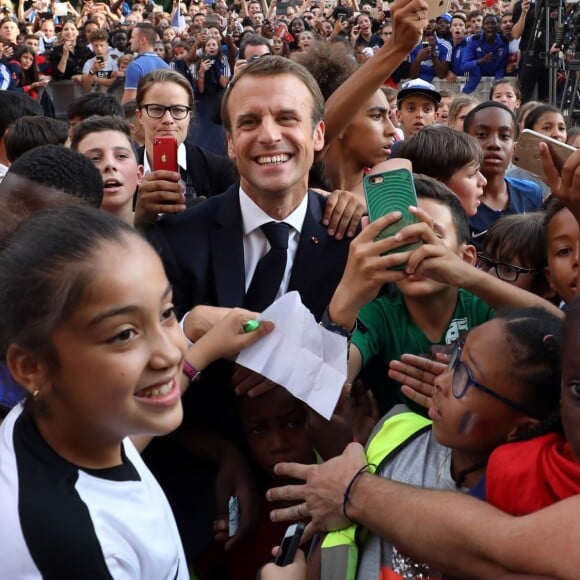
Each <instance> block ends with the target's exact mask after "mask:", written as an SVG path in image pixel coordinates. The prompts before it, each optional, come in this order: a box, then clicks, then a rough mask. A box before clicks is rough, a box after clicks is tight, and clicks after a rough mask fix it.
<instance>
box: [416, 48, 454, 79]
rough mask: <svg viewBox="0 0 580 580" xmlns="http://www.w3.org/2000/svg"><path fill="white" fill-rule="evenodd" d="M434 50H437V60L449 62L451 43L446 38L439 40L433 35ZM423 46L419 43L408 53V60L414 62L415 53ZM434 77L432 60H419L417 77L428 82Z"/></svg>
mask: <svg viewBox="0 0 580 580" xmlns="http://www.w3.org/2000/svg"><path fill="white" fill-rule="evenodd" d="M435 44H436V47H437V48H436V50H437V52H439V60H440V61H443V62H451V45H450V44H449V43H448V42H447V41H446V40H441V39H440V38H437V37H435ZM422 48H423V45H422V44H421V43H419V44H418V45H417V46H416V47H415V48H414V49H413V50H412V51H411V52H410V54H409V62H415V60H417V55H418V54H419V51H420V50H421V49H422ZM434 77H435V67H434V66H433V60H432V59H430V58H427V59H425V60H423V61H421V65H420V70H419V78H420V79H423V80H424V81H427V82H428V83H430V82H431V81H432V80H433V78H434Z"/></svg>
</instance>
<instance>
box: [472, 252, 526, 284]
mask: <svg viewBox="0 0 580 580" xmlns="http://www.w3.org/2000/svg"><path fill="white" fill-rule="evenodd" d="M511 266H515V267H516V268H529V267H528V266H527V265H525V264H523V263H522V261H521V260H520V259H519V258H518V257H517V256H514V257H512V258H509V259H506V258H503V257H502V256H500V255H498V254H497V253H493V252H490V251H488V249H487V247H486V246H484V248H483V252H482V256H479V255H478V261H477V267H478V268H479V269H480V270H484V271H486V272H487V273H488V274H491V275H492V276H494V277H495V278H499V279H500V280H503V281H504V282H508V283H509V284H512V285H513V286H517V287H518V288H522V289H523V290H528V291H529V292H534V286H535V284H534V282H535V278H536V275H537V274H535V273H533V272H518V271H517V270H514V268H512V267H511ZM498 270H499V272H498ZM514 276H517V277H516V279H515V280H513V277H514Z"/></svg>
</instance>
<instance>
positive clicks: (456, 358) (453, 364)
mask: <svg viewBox="0 0 580 580" xmlns="http://www.w3.org/2000/svg"><path fill="white" fill-rule="evenodd" d="M464 344H465V340H464V339H463V340H462V339H459V340H458V341H457V342H456V343H455V346H454V347H453V350H452V351H451V354H450V355H449V365H448V367H447V368H448V369H449V370H451V371H453V378H452V380H451V392H452V393H453V396H454V397H455V398H456V399H463V397H465V394H466V393H467V391H468V390H469V387H475V388H476V389H478V390H479V391H481V392H482V393H486V394H487V395H489V396H490V397H493V398H494V399H496V400H497V401H500V402H501V403H503V404H504V405H507V406H508V407H511V408H512V409H514V410H515V411H519V412H520V413H524V415H529V416H532V417H533V414H532V413H530V412H529V411H528V410H527V409H526V408H525V407H524V406H523V405H520V404H519V403H516V402H514V401H511V400H510V399H508V398H507V397H504V396H503V395H500V394H499V393H496V392H495V391H494V390H492V389H490V388H489V387H486V386H485V385H482V384H481V383H478V382H477V381H476V380H475V379H474V378H473V375H472V374H471V371H470V370H469V367H468V366H467V365H466V364H465V363H463V362H461V351H462V350H463V346H464Z"/></svg>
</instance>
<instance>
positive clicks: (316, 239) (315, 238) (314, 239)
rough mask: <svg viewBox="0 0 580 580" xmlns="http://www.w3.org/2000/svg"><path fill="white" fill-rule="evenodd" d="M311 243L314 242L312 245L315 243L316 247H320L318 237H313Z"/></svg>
mask: <svg viewBox="0 0 580 580" xmlns="http://www.w3.org/2000/svg"><path fill="white" fill-rule="evenodd" d="M310 241H311V242H312V243H313V244H314V245H315V246H317V245H318V238H317V237H316V236H312V237H311V238H310Z"/></svg>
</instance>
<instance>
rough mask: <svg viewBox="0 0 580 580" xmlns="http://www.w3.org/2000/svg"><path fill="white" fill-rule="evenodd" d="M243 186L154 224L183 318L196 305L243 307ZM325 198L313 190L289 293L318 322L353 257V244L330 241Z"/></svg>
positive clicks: (152, 235) (155, 240)
mask: <svg viewBox="0 0 580 580" xmlns="http://www.w3.org/2000/svg"><path fill="white" fill-rule="evenodd" d="M238 188H239V184H237V183H236V184H234V185H233V186H231V187H230V188H229V189H227V190H226V191H225V192H224V193H223V194H221V195H218V196H216V197H213V198H211V199H208V200H206V201H204V202H203V203H201V204H199V205H197V206H195V207H193V208H191V209H188V210H186V211H185V212H183V213H181V214H179V215H176V216H166V217H164V218H163V219H162V220H161V221H159V223H157V224H156V225H155V226H153V227H152V228H151V230H150V232H149V234H150V235H149V239H150V240H151V242H152V243H153V245H154V246H155V247H156V248H157V250H158V251H159V253H160V255H161V258H162V260H163V263H164V265H165V269H166V272H167V276H168V278H169V281H170V282H171V283H172V285H173V293H174V294H173V298H174V303H175V305H176V309H177V313H178V315H179V316H180V317H181V316H183V314H185V313H186V312H187V311H188V310H190V309H191V308H192V307H193V306H196V305H198V304H209V305H212V306H226V307H236V306H238V307H239V306H242V305H243V303H244V297H245V274H244V247H243V230H242V215H241V210H240V203H239V195H238ZM325 204H326V199H325V198H324V197H322V196H320V195H318V194H316V193H314V192H313V191H309V192H308V210H307V212H306V217H305V219H304V225H303V227H302V232H301V234H300V243H299V245H298V250H297V252H296V257H295V259H294V264H293V268H292V275H291V278H290V284H289V288H288V289H289V290H297V291H299V292H300V295H301V297H302V302H303V303H304V305H305V306H306V307H307V308H309V309H310V311H311V312H312V313H313V314H314V316H315V317H316V319H317V320H320V317H321V315H322V312H323V311H324V309H325V308H326V306H327V305H328V302H329V301H330V298H331V296H332V294H333V292H334V290H335V288H336V285H337V284H338V282H339V280H340V278H341V276H342V273H343V270H344V266H345V264H346V258H347V255H348V247H349V240H348V239H345V238H343V239H342V240H340V241H337V240H335V239H334V238H332V237H330V236H329V235H328V234H327V232H326V228H325V226H323V225H322V223H321V221H322V215H323V212H324V207H325Z"/></svg>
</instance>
